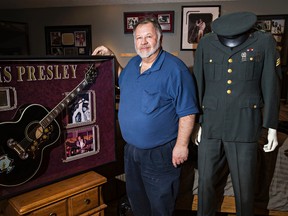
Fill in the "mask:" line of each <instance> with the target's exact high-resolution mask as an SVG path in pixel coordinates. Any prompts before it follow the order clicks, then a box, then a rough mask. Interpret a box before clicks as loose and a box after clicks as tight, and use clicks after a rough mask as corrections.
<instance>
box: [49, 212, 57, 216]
mask: <svg viewBox="0 0 288 216" xmlns="http://www.w3.org/2000/svg"><path fill="white" fill-rule="evenodd" d="M49 216H57V213H54V212H52V213H50V214H49Z"/></svg>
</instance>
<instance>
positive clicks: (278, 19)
mask: <svg viewBox="0 0 288 216" xmlns="http://www.w3.org/2000/svg"><path fill="white" fill-rule="evenodd" d="M256 29H258V30H263V31H266V32H270V33H271V34H272V35H273V37H274V39H275V41H276V43H277V49H278V51H279V53H280V56H281V64H282V65H283V66H286V65H287V57H288V40H287V37H288V15H287V14H286V15H258V16H257V22H256Z"/></svg>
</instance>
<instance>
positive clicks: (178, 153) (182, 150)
mask: <svg viewBox="0 0 288 216" xmlns="http://www.w3.org/2000/svg"><path fill="white" fill-rule="evenodd" d="M188 154H189V150H188V147H187V146H181V145H177V144H176V145H175V146H174V149H173V152H172V163H173V165H174V167H177V166H178V165H180V164H182V163H184V162H185V161H186V160H187V159H188Z"/></svg>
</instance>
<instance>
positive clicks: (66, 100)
mask: <svg viewBox="0 0 288 216" xmlns="http://www.w3.org/2000/svg"><path fill="white" fill-rule="evenodd" d="M87 84H88V82H87V80H86V79H84V80H83V81H82V82H81V83H79V85H78V86H76V87H75V88H74V89H73V90H72V91H71V92H70V93H69V94H68V95H67V96H66V97H65V98H64V99H63V100H62V101H61V102H60V103H58V105H57V106H55V107H54V108H53V109H52V110H51V111H50V112H49V113H48V114H47V115H46V116H45V117H44V118H43V119H42V120H41V121H40V125H41V126H42V127H43V128H46V127H48V125H49V124H51V122H52V121H53V120H54V119H55V118H56V117H57V116H58V115H59V114H60V113H61V112H62V111H63V110H64V109H65V108H66V107H67V106H68V104H69V103H70V102H71V101H72V100H73V99H74V98H75V97H76V96H77V94H78V93H79V92H80V91H82V89H83V88H85V86H86V85H87Z"/></svg>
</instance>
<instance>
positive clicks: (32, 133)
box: [25, 122, 44, 142]
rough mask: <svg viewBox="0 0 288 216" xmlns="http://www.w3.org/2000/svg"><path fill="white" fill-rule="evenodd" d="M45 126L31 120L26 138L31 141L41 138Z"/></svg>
mask: <svg viewBox="0 0 288 216" xmlns="http://www.w3.org/2000/svg"><path fill="white" fill-rule="evenodd" d="M43 132H44V130H43V127H42V126H41V125H40V124H39V123H38V122H31V123H30V124H29V125H28V126H27V127H26V131H25V134H26V139H27V140H28V141H29V142H32V141H34V140H37V139H39V138H40V137H41V136H42V135H43Z"/></svg>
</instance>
